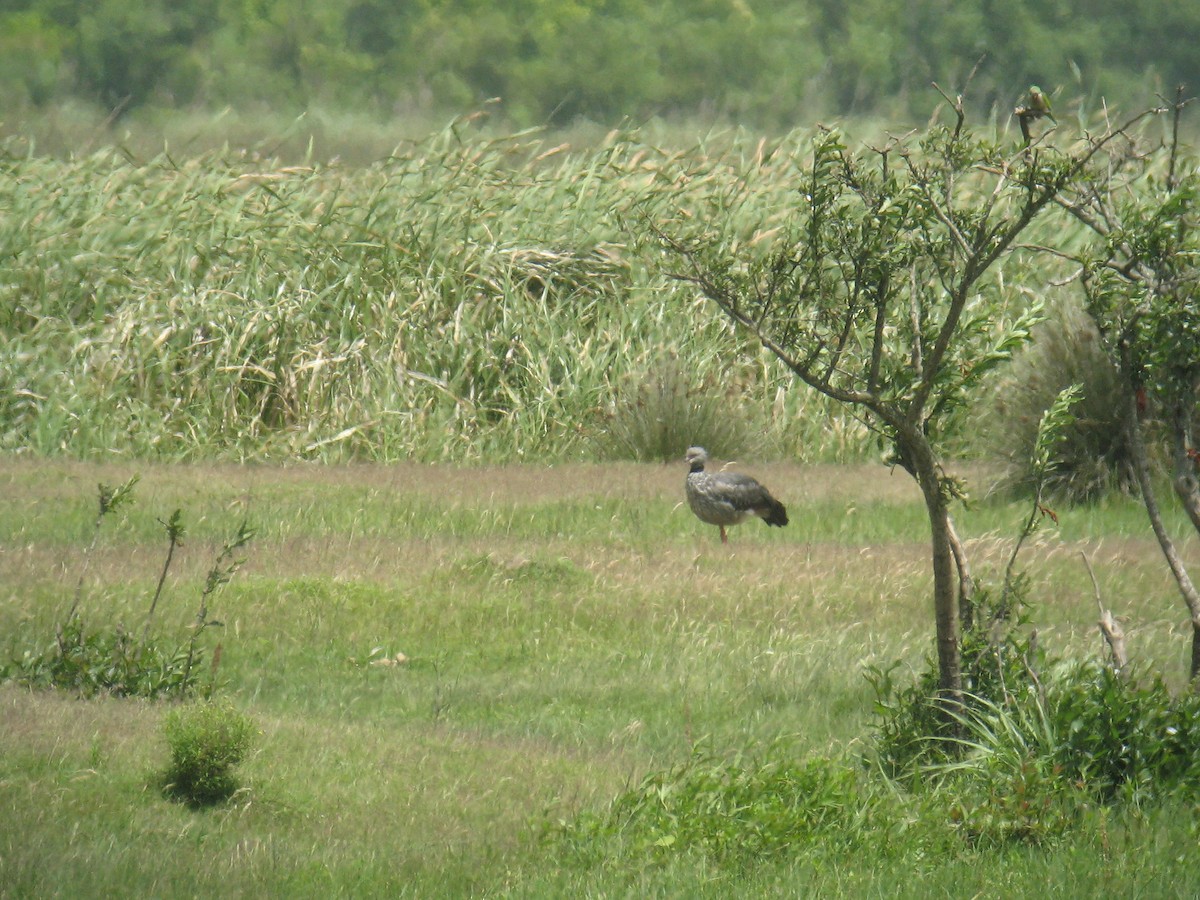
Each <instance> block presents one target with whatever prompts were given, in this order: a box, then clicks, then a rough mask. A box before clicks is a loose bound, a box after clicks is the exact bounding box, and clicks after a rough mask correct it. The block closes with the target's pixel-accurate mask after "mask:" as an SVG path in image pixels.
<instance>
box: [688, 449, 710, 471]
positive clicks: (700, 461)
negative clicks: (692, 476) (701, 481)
mask: <svg viewBox="0 0 1200 900" xmlns="http://www.w3.org/2000/svg"><path fill="white" fill-rule="evenodd" d="M683 460H684V462H686V463H687V464H688V466H689V467H690V468H691V470H692V471H693V472H701V471H703V470H704V464H705V463H706V462H708V451H706V450H705V449H704V448H703V447H688V450H687V453H685V454H684V457H683Z"/></svg>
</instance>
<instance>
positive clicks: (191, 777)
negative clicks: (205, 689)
mask: <svg viewBox="0 0 1200 900" xmlns="http://www.w3.org/2000/svg"><path fill="white" fill-rule="evenodd" d="M163 730H164V733H165V735H166V739H167V743H168V744H169V745H170V748H171V765H170V768H168V769H167V772H166V776H165V781H166V792H167V794H168V795H170V796H172V797H176V798H179V799H181V800H184V801H185V802H187V803H191V804H194V805H197V806H205V805H210V804H213V803H218V802H220V801H222V800H226V799H228V798H229V797H231V796H232V795H233V794H234V793H235V792H236V791H237V790H238V786H239V784H238V779H237V777H236V775H235V773H234V771H233V770H234V767H235V766H237V765H238V764H239V763H240V762H242V760H243V759H245V756H246V753H247V751H248V750H249V749H250V745H251V742H252V740H253V738H254V733H255V729H254V724H253V722H252V721H251V720H250V718H249V717H248V716H246V715H245V714H243V713H241V712H239V711H238V710H236V709H234V708H233V707H232V706H230V705H229V704H227V703H221V702H214V701H204V702H200V703H196V704H191V705H188V706H181V707H178V708H176V709H173V710H171V712H170V713H168V715H167V717H166V720H165V722H164V724H163Z"/></svg>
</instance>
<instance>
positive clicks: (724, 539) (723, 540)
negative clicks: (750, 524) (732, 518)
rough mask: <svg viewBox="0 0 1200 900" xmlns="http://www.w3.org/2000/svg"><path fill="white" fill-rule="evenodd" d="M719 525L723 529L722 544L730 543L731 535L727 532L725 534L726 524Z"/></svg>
mask: <svg viewBox="0 0 1200 900" xmlns="http://www.w3.org/2000/svg"><path fill="white" fill-rule="evenodd" d="M717 527H718V528H720V529H721V543H722V544H728V543H729V536H728V535H727V534H725V526H724V525H718V526H717Z"/></svg>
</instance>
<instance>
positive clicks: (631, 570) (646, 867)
mask: <svg viewBox="0 0 1200 900" xmlns="http://www.w3.org/2000/svg"><path fill="white" fill-rule="evenodd" d="M753 471H754V472H755V474H756V475H758V476H759V477H761V479H762V480H763V481H764V482H765V483H767V484H768V485H769V486H770V487H771V488H772V490H773V491H774V492H775V493H776V494H777V495H778V496H780V497H781V498H783V499H784V500H785V502H787V504H788V506H789V511H790V514H791V518H792V523H791V525H790V526H789V527H788V528H786V529H767V528H765V527H763V526H761V525H760V524H758V523H753V522H752V523H749V524H747V525H744V526H742V527H741V528H738V529H734V530H733V531H732V533H731V542H730V544H729V546H728V547H722V546H721V545H720V543H719V542H718V540H717V536H716V533H715V529H712V528H710V527H707V526H702V525H701V524H700V523H699V522H698V521H696V520H695V519H694V518H693V517H692V515H691V513H690V512H689V511H688V510H687V508H686V506H684V505H682V499H683V492H682V486H683V475H684V470H683V466H682V464H676V465H667V466H664V465H654V464H633V463H622V464H615V465H584V464H570V465H561V466H550V467H546V466H535V465H509V466H503V467H500V466H495V467H475V468H458V467H450V466H420V465H415V464H401V465H378V464H363V465H350V466H334V467H331V466H316V465H307V464H297V465H290V466H278V467H276V466H268V465H251V466H241V465H232V464H231V465H212V464H195V465H162V464H150V463H147V464H139V465H133V464H126V463H121V464H95V463H81V462H65V461H62V462H56V461H45V460H39V461H33V460H19V459H13V458H9V459H7V460H4V461H3V462H0V497H3V498H4V499H3V500H2V501H0V509H2V510H3V515H2V516H0V636H2V637H0V651H2V652H4V653H5V654H6V655H7V656H9V657H11V656H12V655H13V654H18V655H19V652H20V651H22V650H23V649H25V648H30V647H41V646H43V645H45V644H47V643H49V642H50V641H52V640H53V631H54V624H55V623H56V622H57V621H58V620H59V619H60V618H61V616H62V615H63V612H64V611H65V608H66V607H67V606H68V605H69V603H70V598H71V596H72V594H73V591H74V588H75V584H76V581H77V580H78V578H79V575H80V571H81V561H82V558H83V555H84V548H85V547H86V545H87V543H88V541H89V540H90V537H91V525H92V521H93V519H94V516H95V502H96V501H95V497H96V483H97V482H101V481H103V482H106V483H110V484H111V483H116V482H120V481H123V480H124V479H125V478H127V477H128V476H129V475H131V474H135V473H137V474H141V476H142V480H141V482H140V484H139V485H138V487H137V499H136V502H135V504H134V505H133V506H132V507H131V508H130V509H128V510H127V511H126V512H124V513H123V514H122V515H121V516H120V517H118V518H116V519H114V521H111V522H109V523H107V524H106V525H105V530H104V531H103V533H102V534H101V537H100V540H99V543H98V544H97V546H96V549H95V551H94V553H93V554H92V556H91V561H90V563H89V565H88V568H87V572H86V577H85V580H84V594H83V602H82V605H81V614H82V616H83V618H84V620H85V622H87V623H89V624H91V625H95V626H98V625H111V624H112V623H114V622H118V621H119V622H123V623H125V624H126V625H127V626H128V627H129V628H131V629H134V628H140V626H141V622H142V619H143V617H144V615H145V610H146V607H147V604H148V602H149V598H150V596H151V594H152V592H153V589H154V584H155V581H156V578H157V575H158V573H159V571H160V569H161V567H162V562H163V556H164V554H165V551H166V541H165V538H164V537H163V536H162V528H161V525H159V523H158V522H157V521H156V520H157V519H158V518H166V517H167V516H168V515H169V514H170V512H171V510H173V509H175V508H176V507H182V509H183V511H184V520H185V522H186V524H187V526H188V535H187V537H186V538H185V540H184V545H183V547H182V548H181V549H180V550H179V551H178V554H177V560H176V563H175V565H174V567H173V568H172V573H171V575H170V577H169V578H168V581H167V585H166V590H165V593H164V599H163V601H162V603H161V605H160V608H159V611H158V614H157V620H156V621H157V625H156V628H157V630H158V632H159V633H161V634H164V635H167V636H173V635H175V634H181V633H182V632H183V631H184V629H185V628H186V626H187V624H188V622H190V620H191V617H192V616H193V615H194V613H195V607H196V600H197V598H198V596H199V593H200V586H201V580H202V579H203V576H204V572H205V571H206V570H207V568H208V566H209V565H210V564H211V561H212V558H213V556H214V555H215V553H216V551H217V550H218V549H219V547H220V545H221V542H222V541H223V540H224V539H225V538H227V537H228V536H229V535H230V534H231V533H232V532H233V531H234V529H235V528H236V526H237V523H238V522H239V521H240V520H241V519H242V517H243V516H246V517H248V518H249V520H250V521H251V523H252V524H253V525H254V526H255V527H256V528H257V529H258V534H257V536H256V538H255V540H254V541H253V543H252V544H251V545H250V547H249V550H248V553H247V563H246V565H245V567H244V569H243V570H242V571H241V572H239V573H238V574H237V575H236V576H235V578H234V580H233V581H232V583H231V584H230V585H228V586H227V587H226V588H224V589H223V590H222V591H221V592H220V593H218V594H217V595H216V597H215V600H214V602H213V608H212V611H211V613H212V616H213V618H216V619H219V620H221V621H222V622H223V623H224V624H223V627H222V628H221V629H219V630H213V631H210V632H209V633H208V636H209V637H208V640H210V641H211V642H213V643H215V642H218V641H219V642H220V644H221V646H222V655H221V663H220V669H219V677H220V678H221V679H222V680H223V681H224V682H225V687H224V690H223V694H224V695H225V696H227V697H229V698H230V699H232V700H233V702H234V703H235V704H236V705H237V707H238V708H240V709H242V710H243V711H245V712H246V713H247V714H249V715H250V716H251V717H252V719H253V720H254V722H255V724H256V726H257V728H258V729H259V730H260V732H261V734H260V735H259V736H258V739H257V741H256V744H255V746H254V750H253V752H252V754H251V757H250V758H249V759H248V760H247V761H246V762H245V763H244V764H243V766H242V767H241V772H240V774H241V776H242V782H243V789H242V791H241V792H240V793H238V794H237V795H235V796H234V798H233V799H232V800H231V801H230V802H229V803H227V804H223V805H219V806H216V807H213V808H209V809H203V810H195V809H190V808H188V807H185V806H182V805H180V804H178V803H176V802H173V801H171V800H168V799H166V798H165V797H164V796H163V794H162V792H161V790H160V789H159V787H158V778H159V773H160V772H161V771H162V770H163V769H164V768H165V766H166V762H167V746H166V744H165V742H164V739H163V734H162V727H161V726H162V720H163V717H164V715H165V713H166V711H167V709H168V708H169V706H168V705H167V704H155V703H148V702H145V701H137V700H117V699H96V700H79V699H73V698H71V697H68V696H60V695H56V694H50V693H43V692H30V691H28V690H26V689H23V688H20V687H17V686H14V685H11V684H10V685H6V686H3V687H2V688H0V707H2V709H3V713H2V717H0V720H2V722H3V727H2V728H0V805H2V806H3V808H4V809H5V810H6V815H5V816H4V817H3V824H0V896H4V897H48V896H64V897H66V896H70V897H101V896H163V897H166V896H217V895H220V896H222V897H242V896H244V897H261V896H281V897H282V896H288V897H335V896H345V897H374V896H378V897H397V896H412V897H442V896H447V897H457V896H472V895H473V896H513V897H525V896H545V897H559V896H568V895H578V896H587V897H601V896H604V897H609V896H630V897H633V896H663V897H676V896H688V897H705V896H707V897H726V896H729V897H733V896H742V897H744V896H809V895H812V896H879V897H884V896H888V897H891V896H912V897H929V896H947V897H960V896H984V897H1012V896H1040V897H1078V896H1105V895H1107V896H1116V895H1131V896H1154V897H1164V896H1167V897H1169V896H1178V897H1188V896H1195V895H1196V893H1197V892H1198V891H1200V874H1198V871H1200V870H1197V867H1196V865H1195V858H1196V856H1195V854H1196V850H1197V835H1198V832H1197V826H1196V824H1195V823H1196V821H1197V815H1196V812H1197V810H1196V809H1195V807H1194V806H1192V805H1189V804H1188V803H1185V802H1183V801H1179V802H1177V803H1166V804H1162V805H1154V806H1149V807H1145V808H1135V807H1116V808H1111V809H1110V808H1104V807H1089V808H1087V809H1084V810H1082V811H1081V812H1079V814H1078V820H1077V822H1076V824H1075V826H1073V828H1072V829H1071V830H1070V831H1069V833H1068V834H1067V835H1066V836H1065V837H1064V838H1063V839H1061V840H1057V841H1053V842H1048V843H1045V844H1026V843H1019V842H1018V843H1011V844H1001V845H998V846H987V847H985V846H979V845H976V844H972V843H970V842H968V841H965V840H962V839H959V838H957V837H956V836H955V834H954V829H953V827H952V826H951V824H950V823H949V822H947V821H945V817H944V816H943V815H941V814H939V813H938V812H937V803H938V799H937V797H931V796H923V795H921V794H920V793H917V794H914V795H912V796H907V795H905V797H902V798H899V799H895V800H893V801H889V802H891V803H893V804H894V808H895V809H898V810H900V814H897V815H896V816H894V818H893V820H891V821H892V825H891V827H890V830H889V831H887V832H886V833H884V832H877V831H868V830H867V829H866V827H865V826H864V828H863V831H862V834H860V835H858V836H857V838H858V839H857V840H851V838H854V837H855V835H842V834H838V835H835V837H834V838H827V839H821V838H818V837H812V836H805V835H797V837H796V840H795V842H794V844H792V845H790V846H789V847H788V848H787V849H786V851H785V852H780V853H776V854H772V855H769V856H763V857H758V858H752V859H750V860H743V861H741V862H740V863H739V864H737V865H735V866H727V865H721V864H719V863H718V862H717V861H714V860H713V859H712V858H710V857H707V856H704V855H702V854H696V853H683V852H681V853H679V854H674V855H673V854H670V853H666V854H661V855H657V856H653V855H647V854H644V853H640V852H635V851H634V850H632V849H629V848H626V849H625V850H624V851H621V850H619V849H611V848H610V849H608V850H604V852H599V853H597V854H595V855H593V856H591V857H589V856H588V855H587V854H579V853H577V852H574V851H570V850H568V848H567V847H566V846H565V845H564V844H563V843H561V842H558V841H555V840H547V839H544V837H543V834H544V832H545V831H546V829H547V828H548V827H549V826H551V825H552V824H553V823H555V822H558V821H568V822H569V821H572V820H574V819H575V817H577V816H579V815H580V814H582V813H585V812H588V811H593V812H599V811H602V810H604V809H605V808H606V806H607V804H608V803H609V802H611V801H612V800H613V798H614V797H616V796H617V795H618V794H620V793H621V792H622V791H623V790H625V789H626V788H628V787H630V786H632V785H634V784H636V783H638V781H639V780H640V779H641V778H642V777H643V776H645V775H646V774H647V773H654V772H658V771H662V770H665V769H668V768H670V767H671V766H674V765H677V764H679V763H681V762H683V761H685V760H687V759H689V758H690V757H691V755H692V754H693V752H694V750H695V749H696V748H704V749H705V750H706V751H707V752H710V753H713V754H716V755H717V756H719V757H728V756H730V755H731V754H736V753H749V754H756V753H771V754H783V755H787V756H792V757H794V758H797V759H799V758H807V757H832V758H846V759H851V760H853V759H857V758H859V757H862V756H863V755H864V754H865V753H866V751H867V749H868V747H869V739H870V734H871V729H872V720H873V712H872V692H871V690H870V688H869V685H868V684H867V681H866V679H865V678H864V669H865V667H867V666H872V665H873V666H886V665H887V664H889V663H891V662H892V661H895V660H900V661H902V667H901V669H900V670H899V672H900V675H899V676H898V677H906V673H908V672H910V671H914V670H916V669H919V668H921V667H922V665H923V662H922V660H923V657H924V656H925V654H926V652H927V651H928V650H929V649H930V647H931V641H932V631H933V625H932V612H931V609H930V608H929V606H930V600H929V585H928V566H927V562H926V552H927V550H926V535H925V530H924V529H925V525H924V524H923V512H922V508H921V503H920V498H919V494H918V492H917V490H916V488H915V487H914V485H913V484H912V483H911V482H910V481H909V480H908V478H907V476H905V475H903V474H902V473H900V472H898V471H897V472H891V471H889V470H888V469H886V468H883V467H881V466H845V467H838V466H799V465H792V464H781V463H776V464H764V465H760V466H754V467H753ZM970 474H971V475H972V476H974V477H975V480H976V482H977V483H982V484H986V477H985V476H986V473H984V472H979V471H974V472H971V473H970ZM977 492H978V493H980V494H982V493H983V491H982V489H980V488H977ZM1059 512H1060V515H1061V519H1062V525H1061V528H1060V529H1059V530H1058V531H1042V532H1040V533H1039V535H1038V537H1037V540H1036V541H1035V542H1034V546H1033V547H1031V548H1030V551H1029V555H1028V557H1027V563H1028V568H1029V573H1030V577H1031V587H1032V589H1031V596H1032V597H1033V599H1034V600H1035V602H1036V606H1035V608H1034V620H1035V623H1036V625H1037V627H1038V629H1039V632H1040V634H1041V640H1042V641H1043V643H1044V644H1045V645H1048V646H1050V647H1052V648H1053V650H1054V651H1055V652H1056V653H1060V654H1063V655H1068V656H1073V657H1083V656H1087V655H1092V654H1099V653H1101V651H1102V649H1103V648H1102V644H1101V643H1100V640H1099V637H1098V634H1097V631H1096V628H1095V626H1094V622H1095V619H1096V606H1095V600H1094V598H1093V593H1092V585H1091V582H1090V580H1089V578H1088V575H1087V572H1086V569H1085V568H1084V567H1083V564H1082V562H1081V560H1080V553H1081V552H1085V553H1086V554H1087V555H1088V557H1089V558H1090V560H1091V562H1092V565H1093V566H1094V567H1095V570H1096V575H1097V578H1098V581H1099V585H1100V589H1101V591H1102V594H1103V596H1104V599H1105V603H1106V604H1107V605H1109V606H1110V607H1111V608H1112V609H1113V610H1114V611H1115V612H1116V613H1117V614H1118V615H1119V616H1121V617H1122V618H1123V620H1124V621H1125V624H1126V630H1127V631H1128V633H1129V641H1130V650H1131V653H1132V655H1133V656H1134V657H1135V658H1137V659H1140V660H1145V661H1149V662H1152V663H1153V664H1155V665H1156V666H1158V667H1160V668H1161V669H1163V670H1164V671H1165V672H1166V673H1168V675H1169V676H1170V677H1172V678H1173V679H1174V681H1175V683H1176V684H1178V683H1180V682H1181V681H1182V679H1183V676H1184V672H1185V661H1186V657H1187V649H1188V640H1189V634H1188V630H1187V628H1186V617H1185V616H1184V615H1183V611H1182V610H1183V608H1182V605H1181V604H1180V602H1179V601H1178V599H1177V597H1176V595H1175V593H1174V588H1173V586H1172V584H1171V583H1170V580H1169V577H1168V575H1167V574H1166V571H1165V569H1164V567H1163V565H1162V564H1161V561H1160V559H1159V555H1158V551H1157V548H1156V547H1155V545H1154V544H1153V542H1152V539H1151V537H1150V535H1149V533H1148V530H1147V528H1146V526H1145V524H1144V513H1143V512H1142V510H1141V509H1140V507H1139V506H1138V505H1137V504H1136V502H1133V501H1130V500H1126V499H1121V498H1113V499H1110V500H1106V501H1104V502H1102V503H1100V504H1097V505H1094V506H1091V507H1087V508H1083V509H1075V510H1068V509H1062V510H1060V511H1059ZM1022 513H1023V508H1022V507H1020V506H1017V505H1010V504H1009V503H1007V502H1005V501H1001V500H996V499H991V500H982V501H980V502H979V503H978V504H977V505H976V506H974V507H973V508H971V509H969V510H966V511H963V512H961V513H960V521H959V525H960V528H961V530H962V531H963V533H964V536H965V537H966V538H967V539H968V541H969V542H970V545H971V548H972V551H973V554H974V559H975V564H976V567H977V568H980V569H983V570H986V569H989V568H992V569H994V568H995V567H998V566H1000V565H1002V564H1003V561H1004V559H1005V558H1006V554H1007V552H1008V551H1009V549H1010V543H1009V536H1010V535H1012V534H1014V533H1015V530H1016V527H1017V522H1018V521H1019V519H1020V517H1021V515H1022ZM1173 526H1174V527H1175V528H1177V529H1178V530H1179V532H1180V533H1181V534H1182V533H1184V531H1183V530H1184V528H1185V527H1186V526H1185V524H1184V523H1183V522H1178V521H1177V522H1174V523H1173ZM1187 546H1188V550H1189V552H1190V554H1191V556H1192V559H1191V560H1190V561H1191V562H1192V563H1193V564H1195V563H1196V562H1197V560H1196V559H1195V555H1196V551H1195V547H1194V545H1187ZM980 574H985V575H986V574H987V572H986V571H983V572H981V573H980ZM398 654H402V656H401V657H400V659H402V660H403V661H400V662H397V658H398V657H397V655H398ZM388 663H394V664H388ZM931 810H932V811H931ZM601 849H604V848H601Z"/></svg>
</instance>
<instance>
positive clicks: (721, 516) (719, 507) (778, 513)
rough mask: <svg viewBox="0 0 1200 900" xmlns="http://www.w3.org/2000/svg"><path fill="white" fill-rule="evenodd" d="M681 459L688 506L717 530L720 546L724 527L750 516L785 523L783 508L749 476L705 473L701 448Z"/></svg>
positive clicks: (725, 539) (724, 536) (705, 456)
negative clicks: (718, 531)
mask: <svg viewBox="0 0 1200 900" xmlns="http://www.w3.org/2000/svg"><path fill="white" fill-rule="evenodd" d="M685 460H686V461H687V464H688V475H687V488H686V490H687V501H688V506H690V507H691V509H692V512H694V513H695V514H696V518H698V519H699V520H700V521H701V522H706V523H708V524H709V525H716V526H717V527H718V528H719V529H720V530H721V543H722V544H728V543H729V537H728V535H727V534H726V532H725V529H726V527H728V526H730V525H738V524H741V523H742V522H744V521H746V519H748V518H750V517H751V516H758V517H759V518H761V519H762V520H763V521H764V522H766V523H767V524H768V525H776V526H779V527H782V526H784V525H786V524H787V523H788V517H787V509H786V508H785V507H784V505H783V504H782V503H780V502H779V501H778V500H776V499H775V498H774V497H772V496H771V492H770V491H768V490H767V489H766V488H765V487H763V486H762V485H761V484H759V483H758V482H757V481H755V480H754V479H753V478H751V477H750V476H749V475H743V474H741V473H740V472H711V473H710V472H705V471H704V465H705V463H707V462H708V453H707V452H706V451H705V450H704V448H703V447H692V448H690V449H689V450H688V452H687V456H686V457H685Z"/></svg>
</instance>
